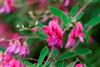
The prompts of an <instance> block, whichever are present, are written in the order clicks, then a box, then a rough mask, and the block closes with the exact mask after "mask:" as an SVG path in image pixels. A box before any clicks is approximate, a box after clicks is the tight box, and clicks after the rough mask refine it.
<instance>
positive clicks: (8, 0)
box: [0, 0, 15, 14]
mask: <svg viewBox="0 0 100 67" xmlns="http://www.w3.org/2000/svg"><path fill="white" fill-rule="evenodd" d="M14 1H15V0H5V1H4V4H3V6H2V7H1V8H0V13H7V14H8V13H10V12H12V11H13V10H14Z"/></svg>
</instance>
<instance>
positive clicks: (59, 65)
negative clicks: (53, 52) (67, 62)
mask: <svg viewBox="0 0 100 67" xmlns="http://www.w3.org/2000/svg"><path fill="white" fill-rule="evenodd" d="M56 67H64V62H63V61H58V62H57V63H56Z"/></svg>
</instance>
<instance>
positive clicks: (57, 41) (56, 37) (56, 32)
mask: <svg viewBox="0 0 100 67" xmlns="http://www.w3.org/2000/svg"><path fill="white" fill-rule="evenodd" d="M44 31H45V33H46V34H47V35H48V38H47V42H48V45H49V47H51V48H52V47H55V48H61V47H62V38H63V31H62V29H61V28H60V26H59V24H58V20H57V18H53V19H52V20H51V21H50V22H49V25H48V26H46V27H45V30H44Z"/></svg>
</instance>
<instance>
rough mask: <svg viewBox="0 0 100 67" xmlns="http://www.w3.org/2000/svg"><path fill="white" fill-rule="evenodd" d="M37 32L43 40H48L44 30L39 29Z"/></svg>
mask: <svg viewBox="0 0 100 67" xmlns="http://www.w3.org/2000/svg"><path fill="white" fill-rule="evenodd" d="M36 34H37V37H38V38H39V39H41V40H46V38H47V35H46V34H45V33H44V32H43V31H40V30H39V31H37V32H36Z"/></svg>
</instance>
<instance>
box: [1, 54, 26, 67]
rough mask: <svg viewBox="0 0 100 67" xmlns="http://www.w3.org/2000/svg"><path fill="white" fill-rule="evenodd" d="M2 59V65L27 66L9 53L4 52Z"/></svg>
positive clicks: (10, 66) (2, 66) (12, 66)
mask: <svg viewBox="0 0 100 67" xmlns="http://www.w3.org/2000/svg"><path fill="white" fill-rule="evenodd" d="M2 59H3V60H2V61H0V67H25V66H24V65H23V64H22V63H20V61H18V60H16V59H14V58H13V57H12V56H11V55H9V54H3V57H2Z"/></svg>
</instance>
